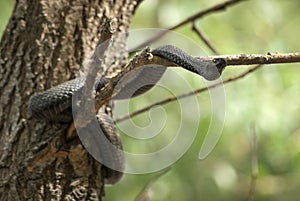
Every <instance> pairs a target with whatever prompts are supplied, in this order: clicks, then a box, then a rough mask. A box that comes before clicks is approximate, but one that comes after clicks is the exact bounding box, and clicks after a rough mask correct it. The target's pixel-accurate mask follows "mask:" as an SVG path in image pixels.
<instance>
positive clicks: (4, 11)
mask: <svg viewBox="0 0 300 201" xmlns="http://www.w3.org/2000/svg"><path fill="white" fill-rule="evenodd" d="M12 6H13V1H12V0H1V1H0V8H1V12H0V38H1V35H2V32H3V31H4V29H5V27H6V24H7V22H8V20H9V16H10V15H11V12H12Z"/></svg>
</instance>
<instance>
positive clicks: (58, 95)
mask: <svg viewBox="0 0 300 201" xmlns="http://www.w3.org/2000/svg"><path fill="white" fill-rule="evenodd" d="M151 53H152V54H153V55H154V56H156V57H159V58H160V59H164V60H167V61H168V62H172V63H174V65H176V66H181V67H183V68H185V69H186V70H189V71H191V72H193V73H196V74H198V75H201V76H203V77H204V78H205V79H207V80H215V79H217V78H219V77H220V75H221V73H222V71H223V69H224V68H225V66H226V61H225V59H223V58H217V59H214V60H212V61H210V60H207V61H204V60H199V59H196V58H194V57H192V56H190V55H189V54H187V53H186V52H184V51H183V50H181V49H179V48H178V47H175V46H171V45H167V46H161V47H158V48H156V49H154V50H153V51H152V52H151ZM155 69H156V70H153V69H152V70H149V68H143V69H141V70H140V71H138V73H137V74H136V76H134V77H133V78H132V79H131V80H129V81H128V82H127V83H126V85H124V88H122V90H121V91H120V92H119V94H116V95H115V97H114V98H115V99H124V98H130V97H131V96H137V95H139V94H142V93H144V92H146V91H147V90H149V89H150V88H151V87H152V86H154V85H155V83H156V82H157V81H158V80H159V79H160V78H161V76H162V74H163V73H164V71H165V67H158V68H155ZM108 82H109V79H108V78H104V77H98V78H96V82H95V90H96V91H100V89H101V88H102V87H104V86H105V85H106V84H107V83H108ZM142 82H145V83H146V82H150V83H152V84H147V85H145V86H143V87H136V86H137V84H138V85H140V84H141V83H142ZM84 83H85V82H84V79H83V78H81V77H79V78H76V79H73V80H70V81H67V82H65V83H62V84H60V85H58V86H56V87H53V88H50V89H48V90H46V91H44V92H40V93H37V94H34V95H33V96H32V97H31V98H30V100H29V104H28V111H29V113H30V115H31V116H33V117H35V118H37V119H44V120H48V121H55V122H64V123H70V122H72V119H73V116H72V96H73V94H74V93H75V92H77V91H79V90H80V89H81V88H82V87H83V85H84ZM98 120H99V125H100V127H101V129H102V130H103V131H104V134H105V136H106V138H107V139H108V140H109V141H110V142H111V143H112V144H113V145H114V146H116V147H117V148H118V149H122V145H121V141H120V139H119V137H118V134H117V133H116V132H117V131H116V129H115V128H114V126H113V121H112V119H111V118H110V116H108V115H106V114H104V113H100V115H98ZM104 151H105V148H104ZM106 152H107V151H106ZM102 154H103V155H105V154H109V153H102ZM109 157H113V158H114V160H113V161H115V164H116V166H118V167H117V169H118V170H120V169H121V170H122V169H123V168H124V167H123V166H124V164H123V163H124V162H123V161H124V158H123V156H122V155H121V156H120V154H119V155H118V156H113V154H112V153H110V156H109ZM105 177H107V178H106V181H107V183H115V182H117V181H118V180H119V179H120V178H121V177H122V172H120V171H114V170H111V169H106V175H105Z"/></svg>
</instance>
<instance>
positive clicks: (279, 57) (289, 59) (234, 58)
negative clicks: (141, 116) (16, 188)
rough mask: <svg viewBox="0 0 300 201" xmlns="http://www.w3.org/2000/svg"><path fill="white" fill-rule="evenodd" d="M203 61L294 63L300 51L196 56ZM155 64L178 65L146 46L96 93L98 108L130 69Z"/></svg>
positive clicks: (242, 63)
mask: <svg viewBox="0 0 300 201" xmlns="http://www.w3.org/2000/svg"><path fill="white" fill-rule="evenodd" d="M196 58H197V59H200V60H202V61H207V60H214V59H216V58H224V59H225V60H226V65H227V66H228V65H250V64H275V63H276V64H278V63H294V62H300V53H287V54H279V53H276V54H270V53H269V54H266V55H259V54H251V55H246V54H241V55H227V56H226V55H222V56H221V55H220V56H211V57H196ZM150 64H155V65H156V66H158V67H159V66H164V67H169V66H176V65H175V64H174V63H173V62H169V61H167V60H166V59H162V58H160V57H158V56H155V55H152V54H151V51H150V49H149V48H146V49H145V50H144V51H143V52H142V53H140V54H138V55H136V56H135V57H134V59H132V60H131V61H130V62H129V64H128V65H127V66H126V67H125V68H123V69H122V71H121V72H119V73H118V74H117V75H116V76H115V77H113V78H112V79H111V81H110V82H109V83H108V84H107V85H106V86H105V87H103V88H102V89H101V90H100V92H99V93H98V94H97V95H96V109H97V110H98V109H99V108H100V107H101V106H102V105H103V104H104V103H105V102H106V101H108V100H109V99H110V98H111V97H112V96H113V95H114V94H113V92H114V93H115V94H116V93H118V92H117V91H114V87H115V86H116V85H117V84H118V82H119V81H120V79H121V78H122V77H123V76H124V75H125V74H126V73H128V72H129V71H131V70H134V69H137V68H140V67H142V66H145V65H150Z"/></svg>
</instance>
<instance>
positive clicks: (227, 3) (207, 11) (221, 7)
mask: <svg viewBox="0 0 300 201" xmlns="http://www.w3.org/2000/svg"><path fill="white" fill-rule="evenodd" d="M240 1H245V0H229V1H225V2H223V3H220V4H217V5H215V6H212V7H210V8H207V9H205V10H202V11H200V12H198V13H196V14H194V15H192V16H190V17H188V18H187V19H185V20H183V21H182V22H180V23H178V24H176V25H174V26H172V27H170V28H168V29H166V30H163V31H161V32H159V33H158V34H157V35H155V36H153V37H152V38H150V39H148V40H147V41H145V42H143V43H141V44H140V45H138V46H136V47H134V48H132V49H131V50H130V51H129V52H135V51H136V50H139V49H141V48H143V47H145V46H147V45H149V44H151V43H152V42H154V41H156V40H158V39H159V38H161V37H162V36H164V35H165V34H166V33H168V32H169V31H171V30H174V29H177V28H179V27H181V26H183V25H185V24H187V23H189V22H193V21H195V20H196V19H199V18H202V17H204V16H205V15H208V14H210V13H213V12H217V11H221V10H225V9H226V8H227V7H229V6H232V5H234V4H236V3H238V2H240Z"/></svg>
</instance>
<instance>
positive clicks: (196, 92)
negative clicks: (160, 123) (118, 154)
mask: <svg viewBox="0 0 300 201" xmlns="http://www.w3.org/2000/svg"><path fill="white" fill-rule="evenodd" d="M261 66H262V65H256V66H254V67H252V68H250V69H248V70H247V71H245V72H243V73H241V74H239V75H237V76H235V77H231V78H228V79H227V80H225V81H223V82H222V81H221V82H218V83H215V84H213V85H210V86H209V87H203V88H200V89H197V90H195V91H191V92H188V93H185V94H182V95H179V96H176V97H175V96H170V97H169V98H167V99H164V100H161V101H158V102H156V103H153V104H151V105H148V106H147V107H144V108H142V109H140V110H137V111H135V112H132V113H130V114H129V115H126V116H124V117H121V118H118V119H116V120H115V123H119V122H122V121H124V120H127V119H129V118H132V117H134V116H137V115H139V114H142V113H144V112H146V111H148V110H150V109H151V108H152V107H154V106H157V105H164V104H167V103H170V102H172V101H175V100H179V99H182V98H186V97H189V96H192V95H195V94H199V93H202V92H204V91H208V90H209V89H213V88H216V87H218V86H221V85H223V84H227V83H230V82H233V81H235V80H238V79H241V78H243V77H244V76H246V75H247V74H249V73H251V72H253V71H255V70H257V69H258V68H259V67H261Z"/></svg>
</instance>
